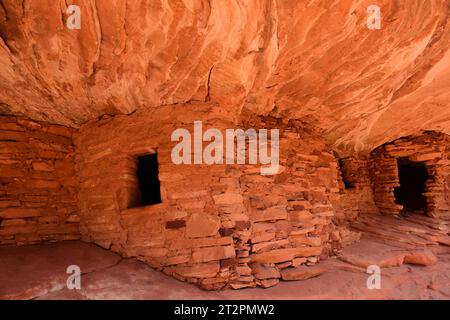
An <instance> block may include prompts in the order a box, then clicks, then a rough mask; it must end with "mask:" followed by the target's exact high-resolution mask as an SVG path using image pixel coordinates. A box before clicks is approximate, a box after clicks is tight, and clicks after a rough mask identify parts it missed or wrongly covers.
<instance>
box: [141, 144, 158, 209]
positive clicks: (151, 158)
mask: <svg viewBox="0 0 450 320" xmlns="http://www.w3.org/2000/svg"><path fill="white" fill-rule="evenodd" d="M137 178H138V182H139V191H140V193H141V203H140V206H148V205H151V204H157V203H161V191H160V183H159V177H158V155H157V154H156V153H155V154H147V155H143V156H139V157H138V158H137Z"/></svg>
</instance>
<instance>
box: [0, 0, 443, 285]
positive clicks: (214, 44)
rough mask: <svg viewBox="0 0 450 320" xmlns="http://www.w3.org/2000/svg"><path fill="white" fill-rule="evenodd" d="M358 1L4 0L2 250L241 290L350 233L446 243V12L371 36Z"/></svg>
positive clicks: (288, 272)
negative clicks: (414, 224) (100, 259)
mask: <svg viewBox="0 0 450 320" xmlns="http://www.w3.org/2000/svg"><path fill="white" fill-rule="evenodd" d="M372 2H373V1H351V0H349V1H339V2H335V3H331V2H329V1H278V0H273V1H266V0H254V1H238V0H236V1H234V0H233V1H206V0H205V1H203V0H173V1H159V0H148V1H139V2H138V1H137V2H133V3H130V2H127V1H121V0H117V1H94V0H80V1H75V0H74V1H49V0H47V1H45V0H40V1H17V0H14V1H13V0H11V1H9V0H6V1H1V3H0V4H1V5H0V66H1V69H0V70H1V71H0V113H1V116H0V245H2V246H6V245H15V246H22V245H31V244H37V243H44V242H54V241H65V240H82V241H86V242H92V243H95V244H97V245H99V246H101V247H103V248H106V249H109V250H112V251H114V252H117V253H119V254H120V255H122V256H124V257H136V258H137V259H139V260H142V261H144V262H145V263H147V264H148V265H150V266H152V267H153V268H155V269H157V270H160V271H162V272H164V273H165V274H168V275H170V276H173V277H175V278H177V279H179V280H183V281H187V282H191V283H195V284H197V285H199V286H201V287H202V288H204V289H208V290H215V289H224V288H233V289H239V288H246V287H255V286H261V287H271V286H274V285H276V284H277V283H278V282H279V280H280V279H285V280H289V279H292V278H294V279H301V278H302V275H303V274H305V273H308V272H309V273H310V274H311V273H314V272H315V270H316V269H314V268H315V266H320V262H321V260H322V259H324V258H327V257H330V256H333V255H336V254H339V253H340V252H341V251H342V249H343V248H344V247H345V246H346V245H347V244H350V243H352V242H354V241H357V240H358V239H359V237H360V235H361V234H360V233H359V232H356V231H355V230H354V229H353V228H351V224H352V223H353V222H355V221H356V220H357V219H358V218H360V217H362V216H377V215H385V216H398V217H401V216H428V217H430V218H433V219H434V221H438V222H441V223H442V224H443V225H448V222H449V221H450V213H449V212H450V211H449V206H450V136H449V133H450V22H449V21H450V20H449V19H448V17H449V13H450V12H449V3H448V1H446V0H431V1H426V2H423V1H421V0H409V1H391V0H389V1H388V0H379V1H376V2H378V6H379V7H380V8H381V14H382V15H381V17H382V25H381V29H370V28H368V27H367V26H366V21H367V7H368V6H369V5H371V4H372ZM70 4H73V5H76V6H78V8H79V10H80V12H79V15H80V19H81V20H80V26H79V28H76V27H75V28H73V27H72V28H69V27H68V26H67V25H66V20H68V19H72V18H73V16H71V13H70V12H71V11H68V10H67V9H68V6H69V5H70ZM199 123H201V131H197V130H198V129H199V127H198V126H197V127H196V125H198V124H199ZM239 129H241V130H242V131H241V134H242V133H244V136H242V135H239V132H238V131H236V130H239ZM177 130H182V131H179V132H184V133H185V136H183V139H182V140H183V143H186V144H185V146H189V148H187V147H186V148H184V149H183V150H181V151H180V149H176V147H177V145H179V143H181V138H180V137H179V136H177V137H176V138H174V132H177ZM208 130H212V131H208ZM227 130H233V131H234V132H235V133H236V136H232V137H231V139H230V137H229V136H228V135H227ZM248 130H253V131H248ZM264 130H267V131H264ZM275 130H277V131H275ZM206 132H209V133H211V135H210V136H209V137H208V136H207V135H205V134H206ZM252 132H253V134H252ZM264 132H265V133H266V135H264V134H262V133H264ZM212 133H214V134H212ZM254 133H256V135H255V134H254ZM188 134H189V135H188ZM245 134H247V135H245ZM212 136H213V137H214V139H213V138H212ZM265 137H267V139H266V140H267V141H265V140H264V139H263V138H265ZM241 138H242V139H243V141H244V144H240V142H239V139H241ZM222 140H223V141H222ZM230 141H231V142H230ZM213 142H214V143H217V144H213ZM219 142H223V143H219ZM208 146H210V149H209V152H210V153H207V149H206V148H207V147H208ZM211 146H214V148H212V147H211ZM230 146H231V149H230ZM255 146H256V147H255ZM252 147H255V148H256V149H255V148H254V149H252ZM277 147H278V149H277ZM264 148H265V149H264ZM212 149H214V151H213V152H212V151H211V150H212ZM267 149H268V150H267ZM174 150H175V151H177V152H175V151H174ZM230 150H231V151H230ZM255 150H256V154H255V153H254V152H255ZM264 150H265V151H268V152H266V155H265V156H266V158H267V157H269V158H270V157H271V158H270V159H271V160H274V159H275V158H274V156H276V153H278V155H279V156H278V158H277V159H276V160H277V164H276V166H275V167H276V172H275V173H274V174H262V170H264V168H267V166H268V165H270V164H273V163H272V162H270V164H269V163H268V162H267V161H266V162H265V163H261V161H260V160H261V159H264V157H263V151H264ZM178 151H180V152H178ZM205 154H206V155H208V154H209V155H210V156H212V157H213V161H208V160H207V159H206V158H205ZM269 154H270V155H269ZM177 155H178V156H181V157H182V158H183V161H181V162H180V161H178V162H177V160H174V159H175V158H176V156H177ZM202 155H203V159H202ZM240 156H243V158H244V159H245V161H244V162H243V163H239V161H238V158H239V157H240ZM230 157H231V159H230ZM252 157H255V158H254V160H255V161H253V163H252V161H251V159H252ZM199 159H200V160H199ZM205 159H206V160H205ZM439 239H440V240H439ZM439 239H437V240H436V241H438V242H439V241H440V242H441V243H447V245H448V240H445V239H444V238H439ZM344 250H345V248H344Z"/></svg>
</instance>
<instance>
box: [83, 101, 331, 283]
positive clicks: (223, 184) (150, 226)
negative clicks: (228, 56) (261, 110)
mask: <svg viewBox="0 0 450 320" xmlns="http://www.w3.org/2000/svg"><path fill="white" fill-rule="evenodd" d="M195 120H202V121H203V127H204V131H205V130H206V129H207V128H211V127H213V128H218V129H220V130H225V129H226V128H230V129H234V128H236V127H237V125H236V124H234V119H233V115H232V114H228V113H227V112H226V111H224V109H220V108H217V107H214V106H209V105H194V104H188V105H176V106H165V107H164V108H160V109H158V110H156V111H152V112H143V111H142V112H138V113H136V114H133V115H131V116H116V117H114V118H109V119H103V120H101V121H99V122H93V123H90V124H86V125H84V126H83V127H82V128H81V130H80V133H79V134H77V135H76V136H75V139H74V141H75V144H76V147H77V172H78V176H79V183H80V192H79V207H80V215H81V225H80V230H81V234H82V238H83V240H86V241H93V242H96V243H98V244H100V245H102V246H103V247H106V248H111V249H112V250H113V251H116V252H119V253H121V254H122V255H124V256H135V257H138V258H139V259H141V260H143V261H145V262H147V263H148V264H150V265H151V266H153V267H155V268H157V269H159V270H162V271H163V272H165V273H167V274H169V275H172V276H174V277H175V278H178V279H180V280H185V281H189V282H193V283H197V284H199V285H201V286H202V287H203V288H206V289H218V288H223V287H228V286H229V287H232V288H242V287H252V286H256V285H260V286H264V287H267V286H271V285H274V284H276V283H277V282H278V278H280V276H281V275H280V272H283V270H284V269H286V268H289V267H290V266H297V265H300V264H309V265H311V264H315V263H317V262H318V261H319V258H320V255H326V254H328V253H329V252H330V250H331V249H332V245H331V239H330V233H331V231H332V229H333V224H332V223H331V219H332V217H333V215H334V210H333V207H332V205H331V201H330V199H331V198H332V197H335V196H337V193H338V191H339V189H338V184H337V178H336V177H337V169H336V167H337V164H336V160H335V159H334V157H333V155H332V154H331V152H330V150H329V149H328V147H327V146H326V145H325V143H324V142H323V141H322V140H321V139H320V138H319V137H318V136H317V135H314V134H312V133H307V132H304V131H302V130H299V129H295V128H294V127H292V126H291V127H289V126H288V125H286V124H280V123H269V122H270V121H269V122H268V120H267V121H266V120H263V121H260V120H257V121H255V122H253V123H250V122H246V124H245V125H242V124H241V126H240V127H243V128H245V129H247V128H249V126H250V127H252V128H255V129H258V127H259V126H261V127H266V128H280V126H282V127H281V128H280V129H282V130H281V132H280V134H281V139H280V140H281V141H280V144H281V146H280V157H281V159H280V162H281V165H282V172H281V173H280V174H278V175H275V176H262V175H261V174H260V165H175V164H173V163H172V161H171V157H170V153H171V150H172V148H173V146H174V145H175V142H171V141H170V136H171V133H172V131H173V130H175V129H177V128H187V129H188V130H189V131H191V132H192V130H193V122H194V121H195ZM146 152H157V154H158V161H159V178H160V182H161V195H162V203H161V204H156V205H152V206H146V207H140V208H131V209H130V208H129V206H130V204H131V203H132V202H133V197H135V195H136V186H137V180H136V161H135V156H136V155H140V154H143V153H146ZM261 268H264V270H263V271H261V270H262V269H261Z"/></svg>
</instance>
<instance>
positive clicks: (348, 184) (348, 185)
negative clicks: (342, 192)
mask: <svg viewBox="0 0 450 320" xmlns="http://www.w3.org/2000/svg"><path fill="white" fill-rule="evenodd" d="M339 169H340V172H341V177H342V181H343V182H344V187H345V189H355V188H356V185H355V183H354V182H353V181H350V179H349V173H348V172H347V170H346V168H345V164H344V159H339Z"/></svg>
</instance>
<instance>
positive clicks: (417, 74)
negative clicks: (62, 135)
mask: <svg viewBox="0 0 450 320" xmlns="http://www.w3.org/2000/svg"><path fill="white" fill-rule="evenodd" d="M370 4H372V3H370V2H367V1H363V2H361V1H352V0H345V1H339V2H336V3H335V2H329V1H319V2H314V3H307V2H303V1H266V0H255V1H251V2H248V1H237V0H233V1H207V0H202V1H191V0H176V1H169V2H167V1H160V0H147V1H144V2H141V3H139V4H138V3H135V2H126V1H116V2H110V1H100V2H99V1H94V0H85V1H80V2H79V5H80V9H81V29H80V30H69V29H68V28H66V26H65V21H66V19H67V18H68V14H67V13H66V10H67V6H68V4H66V3H64V2H63V3H61V2H58V1H53V0H45V1H24V0H21V1H17V0H7V1H3V2H2V6H0V66H1V73H0V103H1V104H0V112H3V113H14V114H26V115H28V116H30V117H32V118H33V119H37V120H45V121H51V122H57V123H60V124H65V125H70V126H78V125H79V124H81V123H84V122H86V121H87V120H90V119H96V118H98V117H100V116H101V115H105V114H108V115H112V114H129V113H131V112H133V111H135V110H136V109H143V108H153V107H156V106H161V105H167V104H173V103H188V104H189V103H193V102H196V101H211V102H214V103H218V104H220V105H221V106H222V107H223V108H226V109H229V110H232V111H234V113H235V114H240V113H241V114H245V112H247V111H249V112H252V113H256V114H272V115H274V116H277V117H282V118H283V119H284V120H286V121H287V120H289V119H301V120H302V121H305V122H308V123H313V124H314V125H316V126H317V127H319V128H321V129H322V131H323V132H324V134H325V136H326V137H327V139H328V140H329V141H331V142H332V143H333V144H334V146H335V149H336V150H337V151H338V152H339V153H340V154H341V155H345V154H351V153H355V152H368V151H370V150H371V149H373V147H375V146H377V145H380V144H381V143H383V142H386V141H390V140H392V139H395V138H398V137H400V136H403V135H406V134H412V133H417V132H418V131H419V130H421V129H430V130H431V129H432V130H436V131H442V132H446V133H449V132H450V120H449V119H450V117H449V115H450V109H449V108H448V101H449V98H450V90H449V88H450V68H449V65H450V50H449V48H450V41H449V39H450V32H449V31H450V30H449V27H450V19H448V15H449V9H448V2H447V1H443V0H430V1H427V2H426V3H424V2H423V1H421V0H411V1H402V2H393V1H388V0H380V1H378V2H377V4H378V5H379V6H380V7H381V12H382V28H381V29H380V30H369V29H368V28H367V27H366V20H367V7H368V6H369V5H370ZM187 108H189V106H187ZM242 112H243V113H242Z"/></svg>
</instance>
